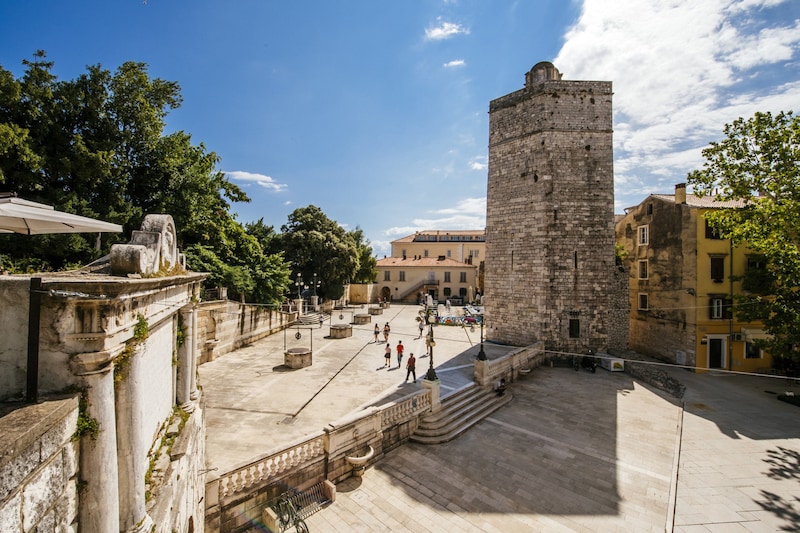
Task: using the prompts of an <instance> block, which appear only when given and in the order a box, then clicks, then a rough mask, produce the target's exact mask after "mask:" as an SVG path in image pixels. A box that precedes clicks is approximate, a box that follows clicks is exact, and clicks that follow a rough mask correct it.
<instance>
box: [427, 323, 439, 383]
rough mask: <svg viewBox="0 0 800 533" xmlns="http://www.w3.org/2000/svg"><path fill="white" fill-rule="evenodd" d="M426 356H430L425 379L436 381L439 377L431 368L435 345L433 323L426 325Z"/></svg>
mask: <svg viewBox="0 0 800 533" xmlns="http://www.w3.org/2000/svg"><path fill="white" fill-rule="evenodd" d="M428 328H429V329H428V340H427V344H428V357H429V358H430V365H429V366H428V373H427V374H426V375H425V379H427V380H428V381H436V380H438V379H439V378H438V377H436V371H435V370H434V369H433V347H434V346H436V342H435V341H434V340H433V324H430V325H429V326H428Z"/></svg>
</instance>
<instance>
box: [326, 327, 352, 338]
mask: <svg viewBox="0 0 800 533" xmlns="http://www.w3.org/2000/svg"><path fill="white" fill-rule="evenodd" d="M352 336H353V326H351V325H350V324H334V325H333V326H331V333H330V337H331V338H332V339H344V338H347V337H352Z"/></svg>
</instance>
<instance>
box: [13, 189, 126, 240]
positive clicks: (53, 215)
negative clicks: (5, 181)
mask: <svg viewBox="0 0 800 533" xmlns="http://www.w3.org/2000/svg"><path fill="white" fill-rule="evenodd" d="M99 232H108V233H122V226H120V225H119V224H112V223H110V222H104V221H102V220H95V219H93V218H88V217H82V216H79V215H73V214H71V213H65V212H63V211H56V210H55V209H54V208H53V207H52V206H50V205H45V204H40V203H36V202H30V201H28V200H23V199H22V198H17V197H16V196H10V197H4V198H3V197H0V233H21V234H23V235H40V234H45V233H99Z"/></svg>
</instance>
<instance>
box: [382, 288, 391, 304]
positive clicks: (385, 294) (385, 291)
mask: <svg viewBox="0 0 800 533" xmlns="http://www.w3.org/2000/svg"><path fill="white" fill-rule="evenodd" d="M391 298H392V289H390V288H389V287H383V288H382V289H381V301H382V302H388V301H390V300H391Z"/></svg>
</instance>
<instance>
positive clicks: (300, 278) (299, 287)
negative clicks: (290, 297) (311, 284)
mask: <svg viewBox="0 0 800 533" xmlns="http://www.w3.org/2000/svg"><path fill="white" fill-rule="evenodd" d="M294 284H295V286H296V287H297V298H298V299H300V298H302V297H303V296H302V295H301V294H300V291H301V290H302V288H303V276H302V274H300V272H298V273H297V281H295V282H294Z"/></svg>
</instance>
